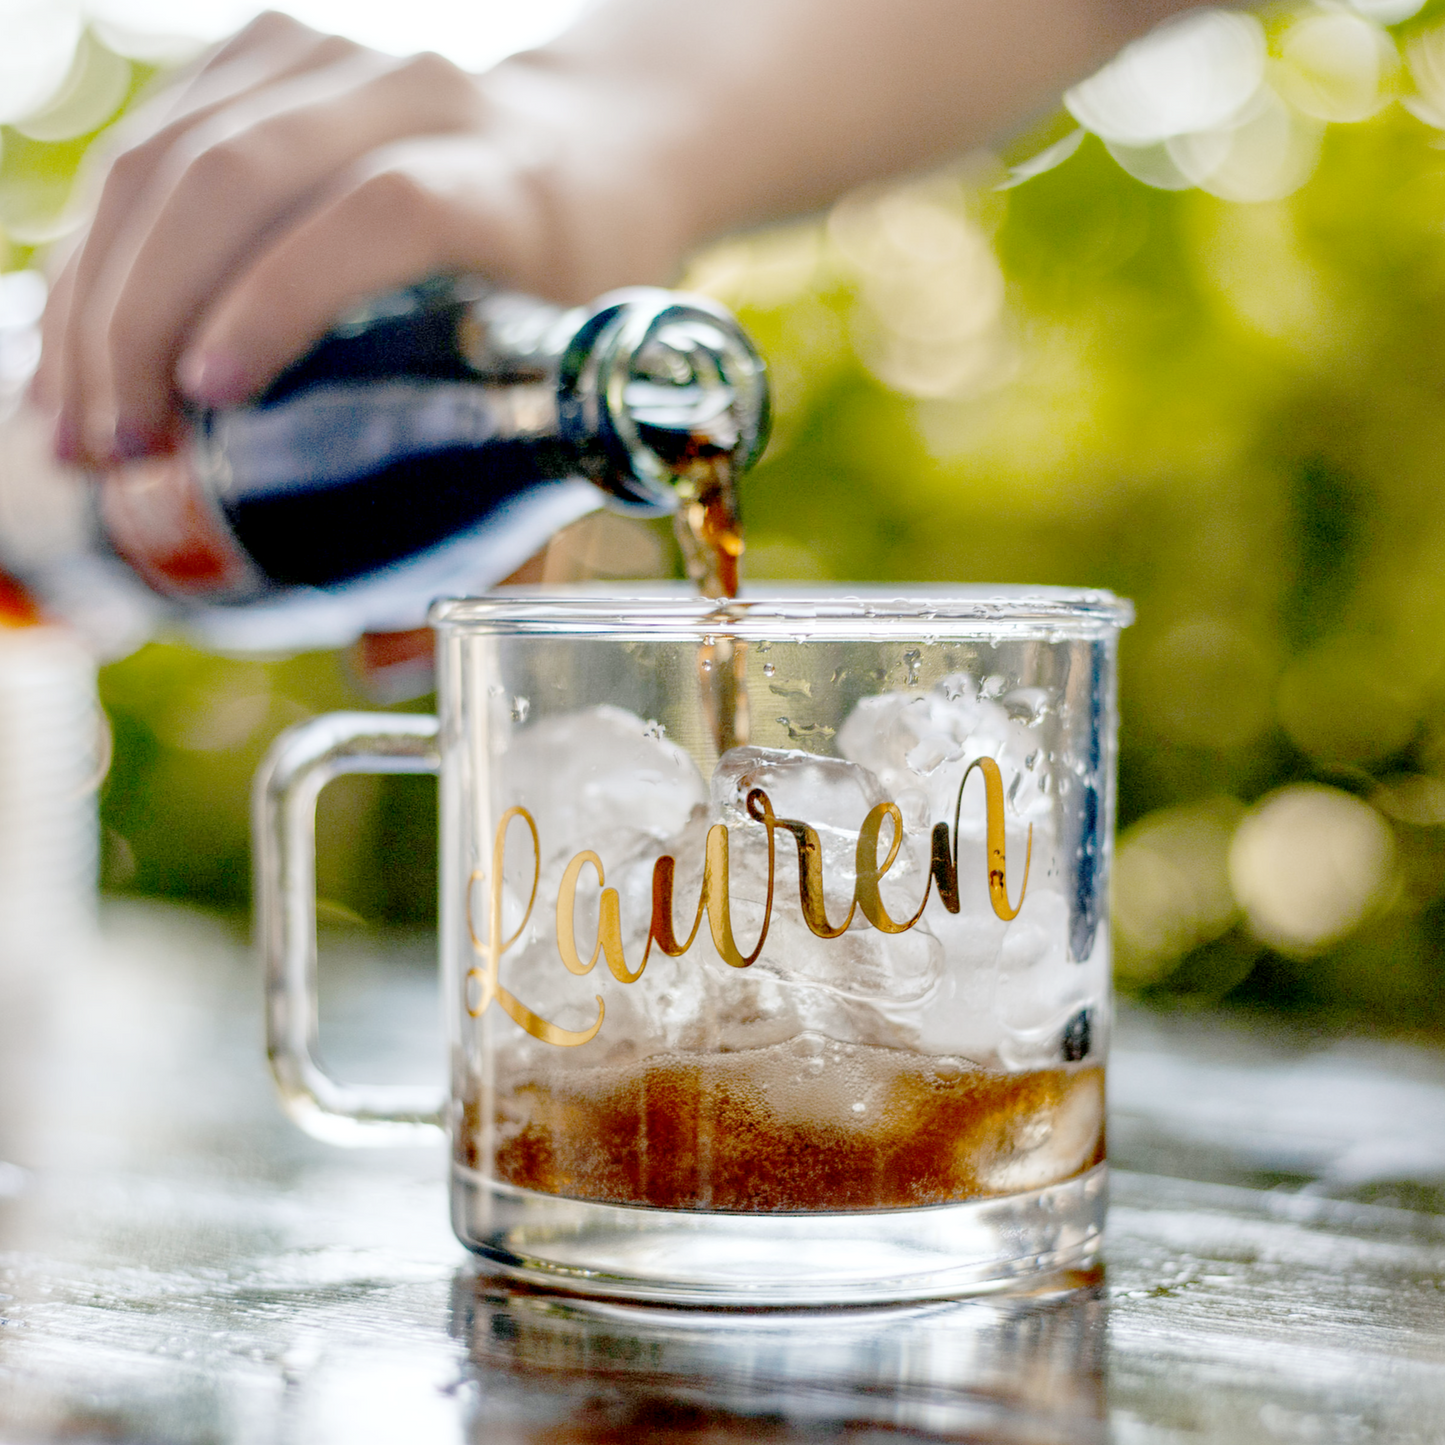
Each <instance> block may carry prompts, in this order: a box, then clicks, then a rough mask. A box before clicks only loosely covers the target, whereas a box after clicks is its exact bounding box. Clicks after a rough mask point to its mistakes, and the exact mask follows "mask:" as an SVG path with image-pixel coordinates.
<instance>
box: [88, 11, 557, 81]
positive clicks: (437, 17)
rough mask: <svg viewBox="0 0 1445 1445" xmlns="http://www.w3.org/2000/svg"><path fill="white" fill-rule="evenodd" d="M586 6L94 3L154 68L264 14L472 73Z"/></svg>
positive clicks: (111, 37)
mask: <svg viewBox="0 0 1445 1445" xmlns="http://www.w3.org/2000/svg"><path fill="white" fill-rule="evenodd" d="M583 3H584V0H532V3H530V4H527V5H502V4H498V3H496V0H493V3H491V4H487V3H484V0H409V3H408V4H406V5H398V4H395V3H394V0H282V3H280V4H277V5H275V6H271V7H267V6H265V5H260V4H257V3H255V0H88V3H87V4H86V6H85V10H86V13H87V14H88V15H89V16H90V17H92V19H93V20H94V22H95V24H96V28H97V30H98V31H99V33H100V35H101V38H102V39H103V40H104V41H105V43H106V44H107V45H109V46H111V47H112V48H114V49H115V50H117V51H118V52H119V53H120V54H122V55H128V56H130V57H132V58H133V59H137V60H147V61H152V62H155V61H161V62H167V61H175V60H178V59H183V58H184V57H185V56H186V55H187V54H190V53H193V52H194V51H195V50H197V49H198V48H199V47H200V46H202V45H208V44H211V43H213V42H214V41H217V40H220V39H222V38H223V37H224V36H226V35H229V34H231V33H232V32H233V31H235V30H238V29H239V28H240V27H241V26H242V25H244V24H245V23H246V22H247V21H248V20H250V19H251V18H252V17H253V16H255V15H256V14H258V13H259V12H260V11H261V10H263V9H267V8H273V9H276V10H284V11H286V12H287V13H288V14H290V15H294V16H295V17H296V18H297V19H298V20H300V21H303V22H304V23H305V24H307V25H311V26H314V27H315V28H316V29H317V30H321V31H326V32H329V33H335V34H338V35H346V36H349V37H350V38H351V39H352V40H355V41H358V42H359V43H361V44H362V45H369V46H372V47H373V48H374V49H376V50H383V51H386V52H388V53H390V54H393V55H406V54H409V53H411V52H412V51H415V50H435V51H437V52H438V53H439V54H442V55H445V56H446V57H447V58H448V59H450V60H454V61H455V62H456V63H457V64H458V65H463V66H466V67H468V68H469V69H473V70H480V69H482V68H483V67H484V66H488V65H492V64H495V63H496V62H497V61H498V60H501V59H502V58H503V57H504V56H506V55H510V54H511V53H512V52H513V51H516V50H523V49H525V48H527V47H528V46H531V45H537V44H539V43H540V42H542V41H544V40H547V39H549V38H550V37H551V36H553V35H555V34H556V33H557V32H558V31H559V30H561V29H562V28H563V27H564V26H565V25H566V24H567V22H568V21H570V20H571V19H572V18H573V16H575V15H576V14H577V13H578V12H579V11H580V10H581V9H582V5H583Z"/></svg>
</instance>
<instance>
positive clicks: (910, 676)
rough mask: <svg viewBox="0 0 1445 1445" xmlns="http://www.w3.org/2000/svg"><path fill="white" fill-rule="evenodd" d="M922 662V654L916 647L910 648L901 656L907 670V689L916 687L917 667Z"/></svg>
mask: <svg viewBox="0 0 1445 1445" xmlns="http://www.w3.org/2000/svg"><path fill="white" fill-rule="evenodd" d="M922 661H923V653H922V652H921V651H920V650H919V649H918V648H916V647H910V648H909V649H908V651H907V652H905V653H904V654H903V662H904V665H905V667H906V668H907V677H906V678H905V681H906V682H907V684H908V686H909V687H916V686H917V685H918V665H919V663H920V662H922Z"/></svg>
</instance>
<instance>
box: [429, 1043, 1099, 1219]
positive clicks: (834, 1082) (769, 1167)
mask: <svg viewBox="0 0 1445 1445" xmlns="http://www.w3.org/2000/svg"><path fill="white" fill-rule="evenodd" d="M484 1097H485V1096H484V1095H483V1094H481V1093H480V1092H478V1093H474V1094H473V1095H472V1096H471V1097H470V1098H469V1099H468V1100H467V1101H466V1103H465V1105H464V1109H463V1119H462V1127H461V1129H460V1130H459V1131H458V1137H457V1154H458V1158H459V1161H460V1162H461V1163H463V1164H465V1165H467V1166H468V1167H470V1168H473V1169H482V1170H486V1171H487V1172H489V1173H490V1174H491V1175H492V1177H493V1178H495V1179H497V1180H499V1181H501V1182H503V1183H506V1184H512V1185H516V1186H518V1187H519V1188H523V1189H533V1190H537V1191H539V1192H541V1193H544V1194H555V1195H562V1196H565V1197H567V1198H572V1199H586V1200H594V1201H596V1202H599V1203H607V1204H630V1205H645V1206H653V1207H656V1208H664V1209H697V1210H720V1211H730V1212H739V1213H778V1212H790V1211H810V1212H811V1211H832V1210H860V1209H863V1210H866V1209H904V1208H914V1207H917V1206H919V1205H930V1204H952V1203H958V1202H961V1201H964V1200H970V1199H986V1198H989V1197H992V1196H997V1195H1003V1194H1011V1193H1016V1192H1019V1191H1020V1190H1024V1189H1036V1188H1042V1187H1044V1186H1045V1185H1049V1184H1057V1183H1061V1182H1063V1181H1064V1180H1065V1179H1069V1178H1072V1177H1073V1176H1075V1175H1077V1174H1080V1173H1082V1172H1084V1171H1085V1170H1087V1169H1089V1168H1091V1167H1093V1166H1094V1165H1095V1164H1098V1163H1100V1162H1101V1161H1102V1160H1103V1158H1104V1115H1103V1101H1104V1071H1103V1069H1102V1068H1099V1067H1097V1066H1093V1065H1088V1066H1080V1067H1075V1068H1054V1069H1037V1070H1032V1071H1028V1072H1023V1073H1005V1072H1001V1071H996V1070H991V1069H985V1068H982V1067H980V1066H979V1065H977V1064H973V1063H970V1062H968V1061H966V1060H962V1059H951V1058H938V1057H934V1056H930V1055H923V1054H914V1053H910V1052H907V1051H905V1050H899V1049H882V1048H871V1047H865V1046H859V1045H848V1044H839V1043H836V1042H833V1041H830V1040H824V1039H822V1038H820V1037H819V1036H816V1035H808V1034H805V1035H800V1036H799V1037H798V1038H795V1039H793V1040H790V1041H789V1042H788V1043H785V1044H778V1045H773V1046H771V1047H769V1048H765V1049H750V1050H741V1051H738V1052H735V1053H717V1054H707V1055H682V1054H659V1055H654V1056H653V1057H651V1058H648V1059H645V1060H643V1061H641V1062H639V1063H636V1064H632V1065H628V1066H624V1067H597V1068H581V1069H579V1068H556V1069H550V1070H539V1071H537V1072H535V1073H531V1074H527V1075H518V1076H517V1077H515V1078H513V1079H509V1080H507V1081H506V1082H505V1084H504V1085H503V1087H501V1088H500V1089H499V1090H498V1091H497V1092H496V1093H495V1094H493V1095H492V1096H491V1102H490V1107H488V1105H487V1104H486V1103H484ZM488 1112H490V1114H491V1118H490V1120H487V1119H486V1117H485V1115H486V1113H488ZM486 1122H489V1123H490V1125H491V1128H490V1130H484V1128H483V1125H484V1123H486ZM488 1134H490V1136H491V1137H490V1140H488V1139H487V1135H488ZM487 1151H490V1158H486V1157H484V1154H485V1153H486V1152H487Z"/></svg>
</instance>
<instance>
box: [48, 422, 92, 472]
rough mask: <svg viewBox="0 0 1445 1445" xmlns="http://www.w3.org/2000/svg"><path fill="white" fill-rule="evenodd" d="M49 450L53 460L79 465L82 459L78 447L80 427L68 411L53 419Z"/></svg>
mask: <svg viewBox="0 0 1445 1445" xmlns="http://www.w3.org/2000/svg"><path fill="white" fill-rule="evenodd" d="M50 450H51V451H53V452H54V453H55V460H56V461H58V462H66V463H68V464H69V465H71V466H79V465H80V463H81V462H82V461H83V460H84V457H83V456H82V454H81V449H80V427H79V426H77V425H76V421H75V418H74V417H73V416H71V415H70V414H69V413H68V412H61V413H60V415H59V416H58V417H57V418H56V419H55V431H54V434H53V435H52V436H51V439H50Z"/></svg>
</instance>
